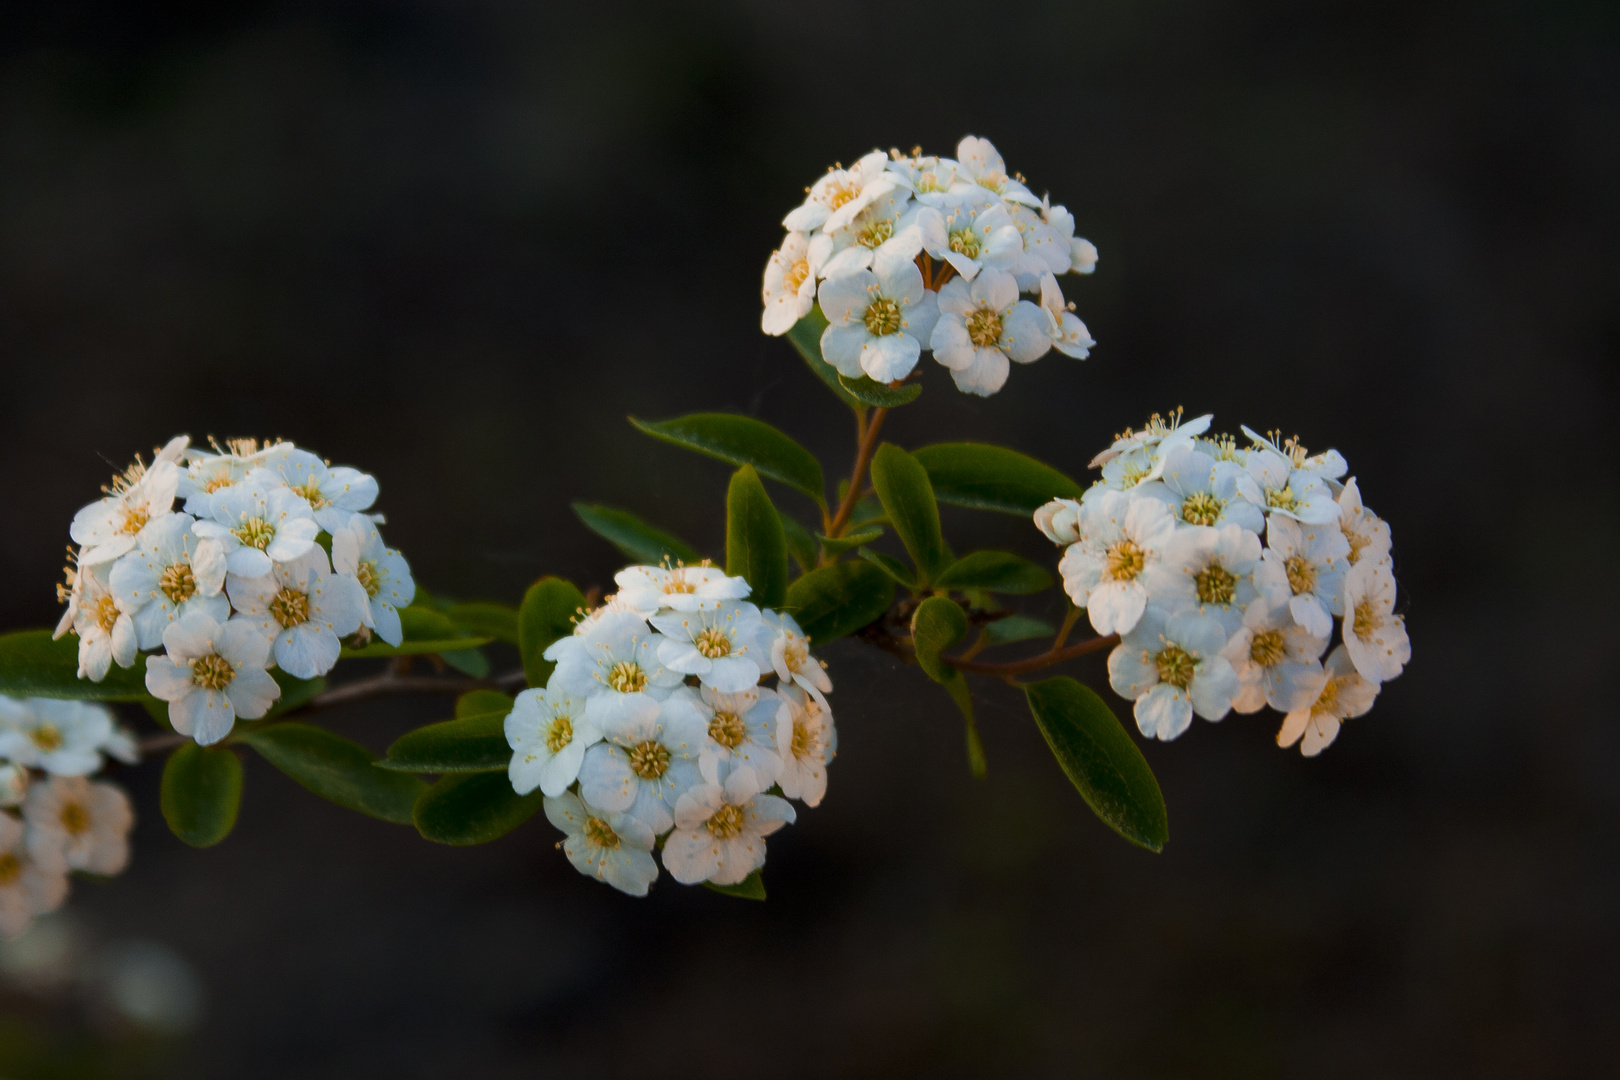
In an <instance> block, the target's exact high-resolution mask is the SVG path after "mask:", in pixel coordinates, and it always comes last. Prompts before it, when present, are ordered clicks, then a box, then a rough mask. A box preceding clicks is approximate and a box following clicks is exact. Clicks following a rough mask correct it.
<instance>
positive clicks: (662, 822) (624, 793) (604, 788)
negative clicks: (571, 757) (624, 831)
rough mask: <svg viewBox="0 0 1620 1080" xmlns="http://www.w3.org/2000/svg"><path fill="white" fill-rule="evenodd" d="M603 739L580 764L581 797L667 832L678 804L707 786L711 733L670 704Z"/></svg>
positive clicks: (607, 732)
mask: <svg viewBox="0 0 1620 1080" xmlns="http://www.w3.org/2000/svg"><path fill="white" fill-rule="evenodd" d="M603 736H604V738H603V741H602V742H599V743H596V744H595V745H594V746H592V747H590V748H589V749H588V750H586V751H585V760H584V761H583V762H582V763H581V764H580V767H579V793H580V796H581V797H582V798H583V799H584V800H585V801H586V802H588V803H590V804H591V805H592V806H600V807H601V808H602V809H604V810H614V811H623V812H625V813H627V814H629V815H630V816H631V817H633V818H635V819H636V820H637V821H641V822H644V823H646V824H647V825H648V826H649V827H650V828H651V829H652V831H653V832H655V833H662V832H664V831H665V830H667V829H668V828H669V827H670V825H671V824H672V823H673V822H674V820H675V819H674V817H673V816H672V811H673V809H674V806H675V801H676V800H677V799H679V798H680V797H681V795H682V793H684V792H686V791H687V790H689V789H690V788H692V787H693V786H694V785H696V784H701V783H702V782H703V773H702V770H701V768H700V767H699V765H698V756H699V754H701V753H702V750H703V742H704V740H705V739H706V738H707V737H708V731H707V729H706V726H705V725H704V722H703V720H702V718H701V717H699V716H698V715H697V714H696V713H695V712H693V711H691V710H689V709H685V708H682V707H681V706H679V705H677V706H675V707H673V708H671V707H669V703H668V702H667V701H666V702H663V703H662V706H661V707H660V708H659V710H658V712H657V713H656V714H655V715H654V716H652V717H651V718H649V719H642V718H639V717H638V718H636V719H635V720H631V721H627V722H625V723H622V724H618V725H616V726H615V727H613V728H612V729H609V730H604V731H603ZM749 775H750V776H751V775H752V773H751V772H750V773H749Z"/></svg>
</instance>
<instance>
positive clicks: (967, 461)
mask: <svg viewBox="0 0 1620 1080" xmlns="http://www.w3.org/2000/svg"><path fill="white" fill-rule="evenodd" d="M916 457H917V460H918V461H919V462H921V463H922V466H923V468H925V469H927V470H928V478H929V479H930V480H932V481H933V483H934V495H935V496H936V497H937V498H938V499H939V501H940V502H945V503H950V504H952V505H953V506H968V507H972V508H973V509H976V510H999V511H1002V512H1004V513H1008V514H1025V515H1028V514H1033V513H1034V512H1035V511H1036V510H1038V509H1039V508H1040V507H1041V506H1042V505H1044V504H1045V503H1047V502H1049V501H1050V500H1052V499H1059V498H1062V499H1078V498H1079V497H1080V496H1081V495H1082V494H1083V493H1084V490H1085V489H1084V488H1082V487H1081V486H1080V485H1079V484H1077V483H1075V482H1074V481H1073V480H1071V479H1069V478H1068V477H1067V476H1065V475H1063V474H1062V473H1060V472H1058V471H1057V470H1056V469H1054V468H1052V466H1050V465H1047V464H1045V463H1043V462H1040V461H1036V460H1035V459H1034V458H1032V457H1028V456H1026V455H1024V454H1020V453H1019V452H1018V451H1016V450H1008V449H1007V448H1006V447H1004V446H991V445H990V444H988V443H966V442H964V443H935V444H934V445H933V446H925V447H923V448H922V449H920V450H918V451H917V453H916Z"/></svg>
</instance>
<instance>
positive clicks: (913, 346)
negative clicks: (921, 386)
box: [821, 252, 939, 383]
mask: <svg viewBox="0 0 1620 1080" xmlns="http://www.w3.org/2000/svg"><path fill="white" fill-rule="evenodd" d="M821 312H822V314H824V315H826V316H827V324H828V325H827V329H825V330H823V331H822V333H821V355H822V358H823V359H825V360H826V361H827V363H829V364H831V365H832V366H833V367H835V368H837V369H838V372H839V374H841V375H844V376H846V377H848V378H852V379H855V378H859V377H861V376H862V375H868V376H871V377H872V378H873V379H875V380H877V381H878V382H881V383H890V382H893V381H895V380H896V379H903V378H905V377H906V376H907V375H909V374H910V373H911V369H912V368H914V367H916V366H917V358H918V357H919V356H921V355H922V350H923V347H924V342H926V341H928V340H929V336H930V335H931V334H932V333H933V332H934V324H935V321H936V320H937V319H938V318H939V309H938V307H937V306H936V303H935V296H934V294H933V293H931V292H929V291H928V290H926V289H924V288H923V278H922V271H921V270H918V269H917V264H916V263H915V262H913V261H912V260H911V258H910V257H909V256H902V255H901V254H900V253H898V252H883V253H881V254H880V255H879V257H878V258H877V259H876V260H874V263H873V266H872V269H870V270H858V271H856V272H854V273H852V274H847V275H845V276H843V277H838V278H828V279H827V280H826V281H824V282H822V283H821Z"/></svg>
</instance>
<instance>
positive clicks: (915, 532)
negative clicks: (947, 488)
mask: <svg viewBox="0 0 1620 1080" xmlns="http://www.w3.org/2000/svg"><path fill="white" fill-rule="evenodd" d="M872 486H873V487H875V488H876V489H877V496H878V499H879V500H880V501H881V502H882V503H883V509H884V511H885V512H886V513H887V514H888V516H889V520H890V521H891V522H892V523H893V525H894V531H895V532H896V533H898V534H899V536H900V542H901V543H903V544H905V545H906V551H907V552H908V553H909V554H910V555H911V561H912V562H913V563H915V564H916V566H917V571H918V577H919V579H920V584H923V585H926V584H928V583H929V582H931V581H933V580H934V579H935V578H937V577H938V576H939V573H940V571H942V570H944V569H945V567H947V566H948V565H950V561H951V556H950V551H949V550H948V549H947V548H946V547H945V539H944V537H943V536H942V535H941V534H940V531H939V506H938V504H936V503H935V502H934V488H933V485H932V484H931V483H929V481H928V472H927V470H925V469H924V468H923V467H922V465H921V464H919V463H918V461H917V459H916V458H914V457H912V456H911V455H910V454H908V453H906V452H905V451H904V450H902V449H900V448H899V447H898V446H896V445H894V444H893V443H884V444H883V445H882V446H880V447H878V451H877V454H876V455H874V456H873V458H872Z"/></svg>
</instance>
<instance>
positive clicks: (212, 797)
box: [159, 740, 242, 848]
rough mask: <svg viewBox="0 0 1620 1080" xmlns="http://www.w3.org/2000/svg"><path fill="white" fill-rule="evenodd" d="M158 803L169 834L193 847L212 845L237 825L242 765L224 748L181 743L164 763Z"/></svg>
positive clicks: (234, 755) (240, 797)
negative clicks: (167, 825)
mask: <svg viewBox="0 0 1620 1080" xmlns="http://www.w3.org/2000/svg"><path fill="white" fill-rule="evenodd" d="M159 805H160V806H161V807H162V808H163V820H164V821H167V822H168V823H169V831H170V832H172V833H174V835H176V836H178V837H179V838H180V839H181V840H184V841H185V842H186V843H188V844H190V845H191V846H192V847H200V848H201V847H213V846H214V845H215V844H217V843H219V842H220V841H221V840H223V839H225V837H227V836H229V835H230V832H231V829H232V828H233V827H234V826H235V825H236V812H237V810H238V809H239V808H240V807H241V805H242V762H241V761H240V760H239V759H238V758H237V756H236V754H235V753H233V752H232V751H231V750H230V749H228V748H227V747H224V746H198V745H197V744H196V743H194V742H190V741H189V740H188V741H187V742H184V743H182V744H181V745H180V748H179V749H178V750H176V751H175V752H174V753H172V754H170V755H169V760H168V761H166V762H164V763H163V785H162V791H161V794H160V796H159Z"/></svg>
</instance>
